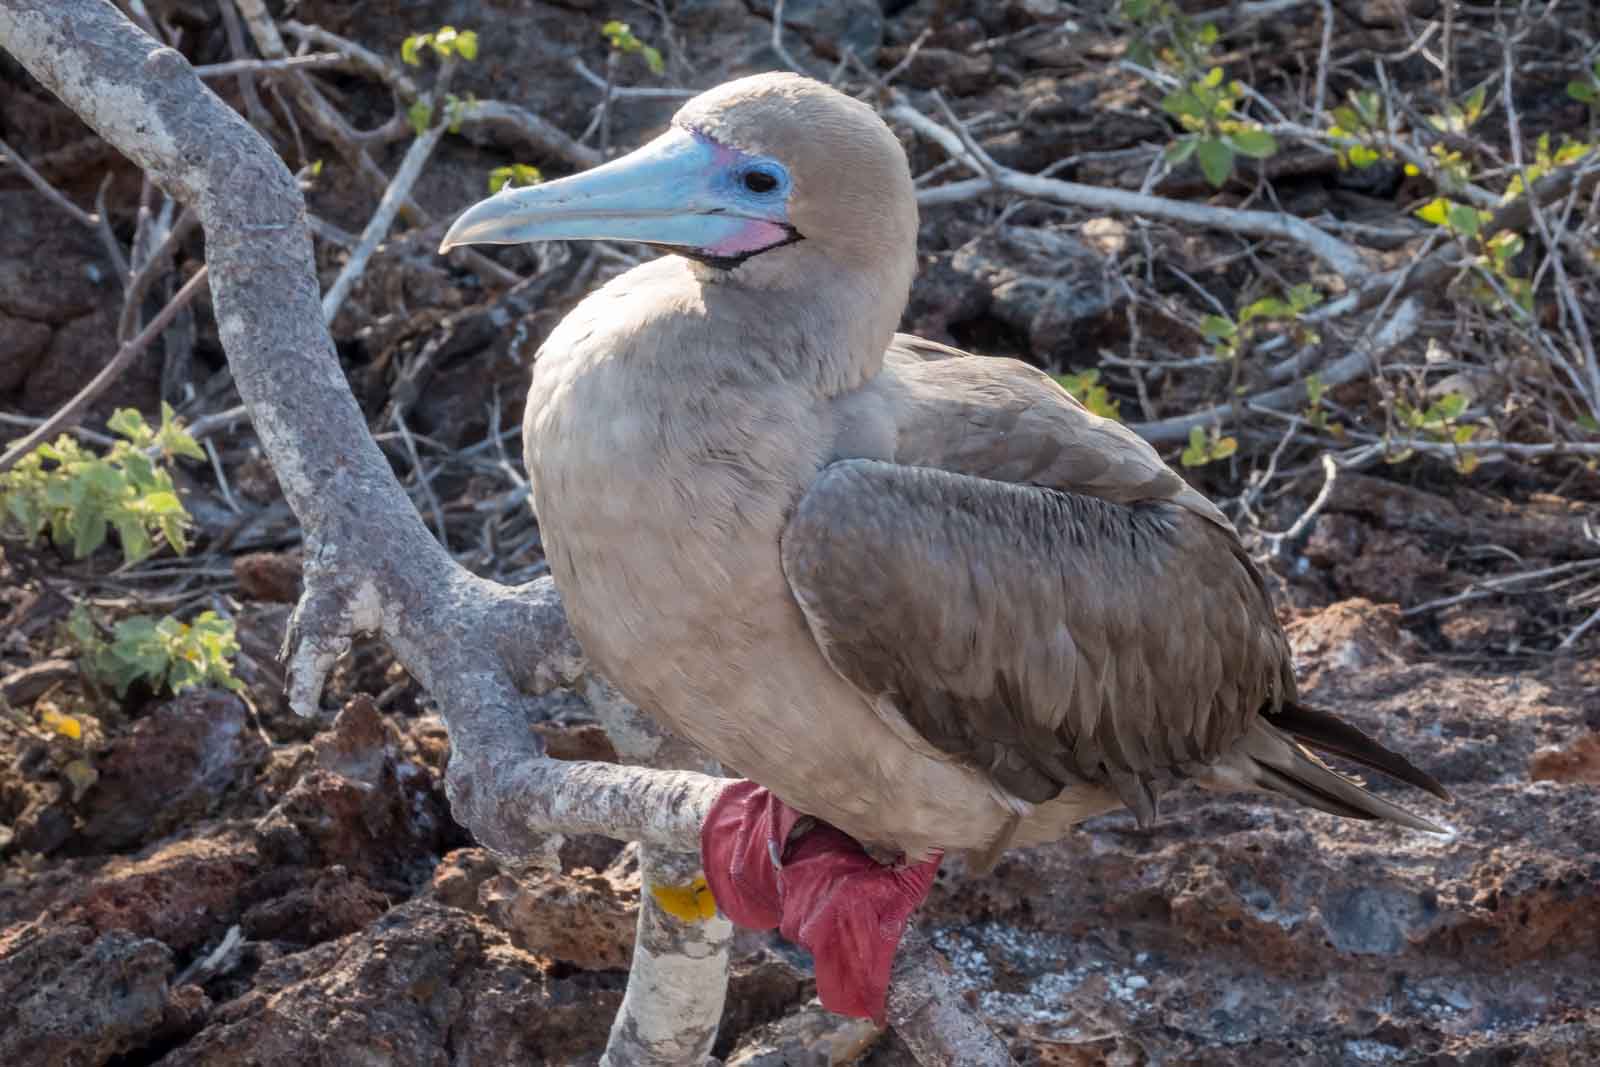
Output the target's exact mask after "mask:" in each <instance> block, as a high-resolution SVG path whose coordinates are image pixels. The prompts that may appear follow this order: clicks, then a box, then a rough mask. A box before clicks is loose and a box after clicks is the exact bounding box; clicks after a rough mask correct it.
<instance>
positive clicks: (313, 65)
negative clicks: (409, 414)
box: [194, 52, 350, 103]
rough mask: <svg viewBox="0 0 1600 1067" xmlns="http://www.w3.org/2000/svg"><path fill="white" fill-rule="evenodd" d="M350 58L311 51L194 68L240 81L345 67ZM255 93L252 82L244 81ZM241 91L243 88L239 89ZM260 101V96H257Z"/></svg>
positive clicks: (203, 74) (206, 75)
mask: <svg viewBox="0 0 1600 1067" xmlns="http://www.w3.org/2000/svg"><path fill="white" fill-rule="evenodd" d="M349 65H350V60H349V58H348V57H346V56H342V55H340V54H339V53H338V52H311V53H309V54H307V55H303V56H286V57H284V58H283V59H230V60H228V61H227V62H226V63H208V64H207V65H205V66H203V67H196V68H194V72H195V73H196V74H198V75H199V76H200V77H202V78H230V77H237V78H239V79H240V81H241V82H244V79H246V78H248V77H249V76H250V75H252V74H281V73H283V72H284V71H288V70H322V69H323V68H325V67H347V66H349ZM244 84H248V85H249V86H250V92H251V94H254V93H255V84H254V83H253V82H244ZM241 92H243V90H241ZM257 103H260V98H259V97H258V98H257Z"/></svg>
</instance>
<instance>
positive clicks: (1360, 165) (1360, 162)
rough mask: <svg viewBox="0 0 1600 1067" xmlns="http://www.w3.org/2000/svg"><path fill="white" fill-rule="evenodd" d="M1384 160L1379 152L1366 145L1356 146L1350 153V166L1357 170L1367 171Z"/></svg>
mask: <svg viewBox="0 0 1600 1067" xmlns="http://www.w3.org/2000/svg"><path fill="white" fill-rule="evenodd" d="M1382 158H1383V157H1382V156H1381V155H1379V154H1378V153H1377V151H1375V150H1374V149H1372V148H1368V147H1367V146H1366V145H1364V144H1358V145H1355V146H1354V147H1352V148H1351V149H1350V152H1349V159H1350V165H1351V166H1352V167H1355V168H1356V169H1357V170H1366V169H1367V168H1368V167H1370V166H1372V165H1373V164H1374V163H1376V162H1378V160H1380V159H1382Z"/></svg>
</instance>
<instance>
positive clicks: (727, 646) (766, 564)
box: [524, 361, 827, 714]
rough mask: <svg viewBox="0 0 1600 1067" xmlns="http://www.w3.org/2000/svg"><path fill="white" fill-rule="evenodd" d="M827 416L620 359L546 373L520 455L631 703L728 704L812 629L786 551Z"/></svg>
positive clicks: (595, 639) (571, 604)
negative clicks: (786, 635)
mask: <svg viewBox="0 0 1600 1067" xmlns="http://www.w3.org/2000/svg"><path fill="white" fill-rule="evenodd" d="M541 378H548V379H551V380H544V381H541V380H540V379H541ZM817 410H818V409H817V407H816V406H815V405H813V404H811V403H809V402H808V401H807V399H806V398H805V397H804V396H803V395H801V394H798V393H796V392H794V391H792V390H785V389H781V388H776V387H765V386H761V387H751V388H743V389H734V388H729V387H728V386H727V385H726V384H722V385H719V384H718V383H715V382H704V381H701V382H697V381H695V380H693V375H691V374H684V375H682V376H677V377H673V376H660V375H642V374H638V373H632V374H630V373H627V371H626V368H625V367H624V366H623V365H621V364H620V363H619V362H618V361H597V362H595V363H591V364H590V365H588V366H585V367H582V368H580V369H577V370H575V371H570V372H568V373H565V374H560V375H536V378H535V383H534V391H533V393H532V394H531V395H530V398H529V409H528V414H527V418H526V420H525V423H524V444H525V447H526V450H527V462H528V471H529V476H530V479H531V481H532V483H533V490H534V504H535V508H536V510H537V512H538V516H539V524H540V530H541V533H542V535H543V539H544V544H545V551H546V553H547V556H548V558H549V561H550V566H551V571H552V574H553V575H554V577H555V580H556V584H557V586H558V587H559V588H560V590H561V593H562V598H563V600H564V601H565V603H566V606H567V611H568V615H569V616H570V618H571V620H572V623H573V627H574V630H575V632H576V633H577V635H578V637H579V640H580V641H581V642H582V644H583V646H584V649H585V651H586V652H587V654H588V655H589V657H590V658H591V659H592V660H593V661H594V662H595V664H596V665H597V666H598V667H599V668H600V670H601V671H602V672H603V673H604V674H606V675H607V676H608V677H611V678H612V679H613V680H615V681H616V682H617V683H618V684H620V685H622V687H623V688H624V690H625V691H627V692H628V694H629V696H630V697H632V698H633V699H634V700H636V701H638V702H641V703H646V704H656V705H657V706H658V707H660V705H661V703H662V701H660V700H658V699H655V698H656V697H658V695H659V694H662V693H664V692H669V691H670V692H671V693H672V694H673V699H672V700H670V701H667V702H666V703H669V704H678V703H681V702H683V700H684V695H685V693H690V694H692V696H693V698H695V699H706V700H714V699H718V698H726V697H727V695H728V694H727V692H726V690H729V689H731V688H735V687H736V686H737V679H736V678H734V677H732V675H733V674H734V673H736V672H738V671H740V670H742V669H744V667H745V662H746V660H747V659H748V656H747V655H746V653H749V652H752V651H753V650H754V649H757V648H759V647H760V646H761V645H762V644H763V643H767V642H770V641H771V640H773V639H774V637H775V636H776V635H775V633H774V631H775V630H783V629H792V628H793V627H795V626H797V625H801V624H802V620H801V619H800V617H799V615H798V612H797V609H796V608H795V607H794V604H793V600H792V597H791V595H790V593H789V591H788V586H787V582H786V581H785V580H784V577H783V572H782V567H781V563H780V560H779V547H778V539H779V536H780V534H781V533H782V530H783V526H784V523H785V522H786V521H787V519H788V515H789V513H790V511H791V509H792V508H793V505H794V502H795V501H796V500H797V499H798V497H799V495H800V493H801V492H802V491H803V489H804V487H805V486H807V485H808V484H809V483H810V481H811V479H812V478H813V477H814V476H815V474H816V472H817V471H818V470H819V469H820V468H821V466H822V464H823V462H824V460H825V458H826V456H825V452H826V437H827V433H826V428H825V427H823V426H821V425H819V420H818V414H817ZM661 710H664V711H666V712H667V713H668V714H670V711H671V709H670V708H661Z"/></svg>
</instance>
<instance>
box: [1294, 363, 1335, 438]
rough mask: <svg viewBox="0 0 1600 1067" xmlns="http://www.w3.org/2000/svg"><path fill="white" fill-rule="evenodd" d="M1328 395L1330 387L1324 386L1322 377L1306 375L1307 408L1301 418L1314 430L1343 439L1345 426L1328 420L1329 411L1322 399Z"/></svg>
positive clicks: (1302, 412) (1301, 413)
mask: <svg viewBox="0 0 1600 1067" xmlns="http://www.w3.org/2000/svg"><path fill="white" fill-rule="evenodd" d="M1327 395H1328V387H1327V386H1326V385H1325V384H1323V381H1322V376H1321V375H1319V374H1308V375H1306V401H1307V406H1306V407H1305V409H1304V410H1302V411H1301V412H1300V417H1301V418H1303V419H1305V420H1306V425H1308V426H1310V427H1311V428H1312V429H1313V430H1320V431H1322V432H1323V433H1325V434H1328V435H1330V436H1332V437H1343V436H1344V424H1343V423H1339V422H1335V421H1333V420H1332V419H1330V418H1328V411H1327V409H1326V408H1324V407H1323V406H1322V398H1323V397H1325V396H1327Z"/></svg>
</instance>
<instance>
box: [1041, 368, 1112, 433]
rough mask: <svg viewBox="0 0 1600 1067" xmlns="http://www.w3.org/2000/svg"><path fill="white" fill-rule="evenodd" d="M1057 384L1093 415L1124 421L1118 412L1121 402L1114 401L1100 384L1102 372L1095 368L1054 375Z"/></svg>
mask: <svg viewBox="0 0 1600 1067" xmlns="http://www.w3.org/2000/svg"><path fill="white" fill-rule="evenodd" d="M1050 377H1051V378H1053V379H1055V383H1056V384H1057V385H1059V386H1061V388H1063V389H1065V390H1066V391H1067V392H1069V393H1071V394H1072V395H1073V396H1074V397H1076V398H1077V400H1078V403H1080V404H1082V405H1083V406H1084V407H1086V408H1088V409H1089V411H1090V413H1091V414H1094V415H1099V416H1100V417H1101V418H1103V419H1116V420H1117V421H1119V422H1120V421H1121V420H1122V415H1121V414H1120V413H1119V412H1118V411H1117V407H1118V404H1119V403H1120V402H1119V401H1116V400H1113V399H1112V398H1111V394H1110V393H1109V392H1108V391H1107V390H1106V387H1105V386H1103V385H1101V384H1100V371H1099V370H1098V369H1096V368H1094V367H1090V368H1089V369H1088V370H1081V371H1074V372H1072V373H1068V374H1052V375H1051V376H1050Z"/></svg>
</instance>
